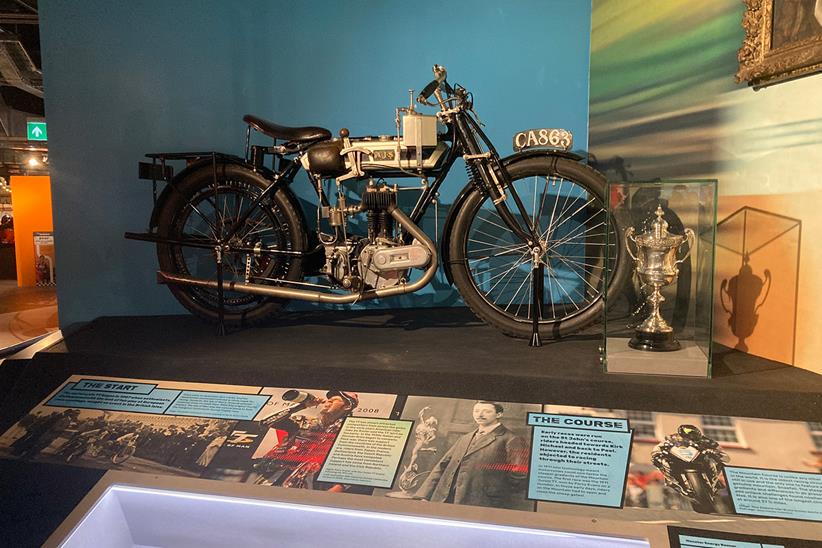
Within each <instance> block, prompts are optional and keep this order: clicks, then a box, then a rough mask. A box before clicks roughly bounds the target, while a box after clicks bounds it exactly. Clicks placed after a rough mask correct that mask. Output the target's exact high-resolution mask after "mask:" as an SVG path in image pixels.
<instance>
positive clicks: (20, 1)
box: [12, 0, 37, 13]
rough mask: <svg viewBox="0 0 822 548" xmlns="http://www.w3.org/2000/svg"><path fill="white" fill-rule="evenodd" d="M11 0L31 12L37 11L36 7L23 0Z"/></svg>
mask: <svg viewBox="0 0 822 548" xmlns="http://www.w3.org/2000/svg"><path fill="white" fill-rule="evenodd" d="M12 1H13V2H14V3H15V4H17V5H18V6H20V7H22V8H25V9H27V10H29V11H30V12H32V13H37V8H35V7H34V6H32V5H30V4H28V3H27V2H24V1H23V0H12Z"/></svg>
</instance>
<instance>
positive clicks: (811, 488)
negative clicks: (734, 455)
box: [725, 466, 822, 521]
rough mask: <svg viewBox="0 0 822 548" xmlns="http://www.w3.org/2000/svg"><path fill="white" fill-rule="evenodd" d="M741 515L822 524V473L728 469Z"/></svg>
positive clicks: (734, 467) (732, 489) (737, 510)
mask: <svg viewBox="0 0 822 548" xmlns="http://www.w3.org/2000/svg"><path fill="white" fill-rule="evenodd" d="M725 477H726V478H727V479H728V487H729V489H730V491H731V498H732V499H733V502H734V507H735V508H736V513H737V514H745V515H749V516H766V517H772V518H788V519H802V520H810V521H822V474H814V473H805V472H789V471H785V470H765V469H760V468H742V467H736V466H726V467H725Z"/></svg>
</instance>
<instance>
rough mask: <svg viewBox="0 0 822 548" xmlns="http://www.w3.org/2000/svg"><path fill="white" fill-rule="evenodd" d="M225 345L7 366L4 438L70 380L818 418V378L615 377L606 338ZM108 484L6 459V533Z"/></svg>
mask: <svg viewBox="0 0 822 548" xmlns="http://www.w3.org/2000/svg"><path fill="white" fill-rule="evenodd" d="M215 332H216V330H215V328H214V326H210V325H206V324H204V323H202V322H200V321H198V320H197V319H195V318H193V317H190V316H169V317H109V318H99V319H96V320H94V321H92V322H90V323H88V324H86V325H85V326H82V327H80V328H78V329H76V330H74V331H73V332H72V333H71V334H69V335H68V336H67V337H66V339H65V341H64V342H62V343H60V344H58V345H57V346H55V347H52V348H50V349H49V350H48V351H45V352H40V353H38V354H37V355H36V356H35V357H34V358H33V359H32V360H30V361H14V360H7V361H6V362H4V363H3V365H2V366H0V398H2V408H0V409H1V410H0V428H2V430H3V431H5V430H6V429H7V428H8V427H10V426H11V425H12V424H13V423H14V422H15V421H17V420H18V419H19V418H20V417H21V416H22V415H23V414H25V413H26V412H27V411H28V410H29V409H31V408H32V407H34V406H35V405H37V403H39V402H40V401H41V400H42V399H43V398H44V397H45V396H47V395H48V393H49V392H51V391H52V390H54V389H55V388H57V387H58V386H59V385H60V384H61V383H62V382H63V381H64V380H65V379H66V378H67V377H68V376H70V375H72V374H85V375H106V376H117V377H130V378H140V379H161V380H179V381H193V382H211V383H225V384H240V385H257V386H260V385H263V386H281V387H304V388H324V387H328V386H340V387H344V388H345V389H348V390H355V391H361V392H385V393H394V394H415V395H431V396H446V397H461V398H476V399H490V400H499V401H515V402H529V403H552V404H562V405H581V406H587V407H604V408H616V409H636V410H649V411H666V412H685V413H696V414H711V415H713V414H718V415H735V416H756V417H768V418H778V419H788V420H802V421H817V420H819V417H820V416H822V376H820V375H816V374H814V373H811V372H808V371H804V370H801V369H797V368H793V367H789V366H785V365H782V364H778V363H776V362H771V361H768V360H763V359H760V358H755V357H752V356H749V355H745V354H741V353H739V352H736V351H733V350H728V349H717V351H716V353H715V360H714V378H713V379H694V378H681V377H680V378H677V377H651V376H637V375H612V374H605V373H603V372H602V370H601V367H600V365H599V354H598V350H597V349H598V346H599V344H600V339H601V335H600V331H599V328H598V327H597V326H595V327H593V328H590V329H589V330H588V331H586V332H584V333H581V334H578V335H576V336H573V337H569V338H567V339H565V340H562V341H553V342H547V343H546V344H545V346H543V347H542V348H538V349H534V348H530V347H528V345H527V341H522V340H515V339H511V338H508V337H506V336H504V335H501V334H499V333H498V332H497V331H495V330H494V329H492V328H490V327H487V326H485V325H484V324H482V323H480V322H478V321H477V320H476V319H475V318H474V317H473V315H472V314H471V313H470V311H468V310H466V309H454V308H448V309H424V310H421V309H417V310H400V311H367V312H303V313H289V314H287V315H285V316H283V317H282V318H281V319H280V320H279V321H277V322H276V323H275V324H274V325H272V326H270V327H266V328H255V329H248V330H244V331H239V332H235V333H231V334H229V335H227V336H224V337H217V336H216V334H215ZM101 474H102V472H101V471H95V470H83V469H78V468H75V467H70V466H65V467H63V466H58V467H55V466H54V465H46V464H42V463H36V462H33V463H21V462H15V461H4V460H0V478H2V481H0V485H2V486H3V488H4V491H7V490H11V491H13V492H18V493H26V498H25V500H24V501H23V502H22V503H21V501H17V500H16V499H14V498H12V497H0V499H3V503H2V504H0V515H2V516H3V526H4V529H5V530H7V531H9V532H10V534H12V535H14V536H13V537H11V538H16V539H17V540H18V541H19V545H21V546H27V545H38V544H40V543H42V542H43V541H44V540H45V538H47V536H48V535H49V534H50V533H51V531H52V530H53V529H54V528H55V527H56V526H57V525H58V524H59V522H60V521H61V520H62V517H65V515H67V513H68V511H69V510H70V509H71V507H72V506H73V505H74V503H76V501H77V500H79V499H80V498H81V497H82V496H83V494H85V492H87V490H88V489H89V488H90V486H91V485H92V484H93V483H94V481H95V480H96V478H98V477H99V476H100V475H101ZM55 497H56V499H58V500H59V502H53V501H54V500H55ZM15 516H17V517H15ZM31 516H37V517H35V518H32V517H31ZM32 520H34V521H32ZM37 522H39V523H41V524H42V528H41V529H38V528H37V526H36V523H37Z"/></svg>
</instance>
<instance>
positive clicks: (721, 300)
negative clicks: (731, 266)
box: [719, 280, 733, 314]
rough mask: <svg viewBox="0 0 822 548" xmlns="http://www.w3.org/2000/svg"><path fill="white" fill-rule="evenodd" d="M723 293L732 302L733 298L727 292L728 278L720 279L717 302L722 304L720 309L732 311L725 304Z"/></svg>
mask: <svg viewBox="0 0 822 548" xmlns="http://www.w3.org/2000/svg"><path fill="white" fill-rule="evenodd" d="M725 295H727V296H728V300H729V301H731V304H733V299H732V298H731V294H730V293H728V280H722V284H721V285H720V286H719V303H720V304H721V305H722V310H724V311H725V312H727V313H728V314H731V313H732V312H731V311H730V310H729V309H728V307H727V306H725Z"/></svg>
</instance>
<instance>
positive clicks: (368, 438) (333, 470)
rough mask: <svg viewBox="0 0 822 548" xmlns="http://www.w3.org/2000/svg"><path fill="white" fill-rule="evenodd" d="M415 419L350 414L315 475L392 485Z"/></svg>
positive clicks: (329, 479) (337, 480) (338, 480)
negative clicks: (374, 417)
mask: <svg viewBox="0 0 822 548" xmlns="http://www.w3.org/2000/svg"><path fill="white" fill-rule="evenodd" d="M413 425H414V421H404V420H389V419H371V418H364V417H349V418H347V419H346V420H345V423H344V424H343V426H342V428H341V429H340V433H339V434H338V435H337V439H336V440H335V441H334V446H333V447H332V448H331V451H330V452H329V454H328V458H327V459H326V461H325V464H324V465H323V468H322V470H321V471H320V474H319V476H317V479H318V480H319V481H325V482H333V483H342V484H351V485H366V486H368V487H384V488H388V487H391V484H393V483H394V477H395V476H396V475H397V468H398V467H399V465H400V459H401V458H402V452H403V449H405V443H406V442H407V441H408V436H409V434H410V433H411V427H412V426H413Z"/></svg>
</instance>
